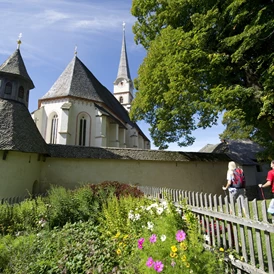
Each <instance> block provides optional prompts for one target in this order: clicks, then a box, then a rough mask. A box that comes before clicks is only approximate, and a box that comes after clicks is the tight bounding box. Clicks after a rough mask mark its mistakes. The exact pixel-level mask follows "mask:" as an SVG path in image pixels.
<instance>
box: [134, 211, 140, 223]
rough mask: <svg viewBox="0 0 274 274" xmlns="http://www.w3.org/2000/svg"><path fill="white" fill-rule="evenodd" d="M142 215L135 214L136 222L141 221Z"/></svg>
mask: <svg viewBox="0 0 274 274" xmlns="http://www.w3.org/2000/svg"><path fill="white" fill-rule="evenodd" d="M140 217H141V215H140V214H139V213H137V214H135V220H136V221H137V220H140Z"/></svg>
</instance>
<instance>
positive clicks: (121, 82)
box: [113, 23, 133, 111]
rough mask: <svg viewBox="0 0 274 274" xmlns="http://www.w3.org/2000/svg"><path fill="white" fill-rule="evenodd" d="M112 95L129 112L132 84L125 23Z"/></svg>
mask: <svg viewBox="0 0 274 274" xmlns="http://www.w3.org/2000/svg"><path fill="white" fill-rule="evenodd" d="M113 94H114V96H115V98H116V99H117V100H118V101H119V102H120V104H121V105H122V106H124V108H125V109H126V110H127V111H129V110H130V107H131V102H132V100H133V83H132V80H131V77H130V72H129V65H128V58H127V49H126V38H125V23H123V39H122V49H121V56H120V63H119V68H118V74H117V78H116V80H115V81H114V92H113Z"/></svg>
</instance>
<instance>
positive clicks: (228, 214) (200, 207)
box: [138, 186, 274, 274]
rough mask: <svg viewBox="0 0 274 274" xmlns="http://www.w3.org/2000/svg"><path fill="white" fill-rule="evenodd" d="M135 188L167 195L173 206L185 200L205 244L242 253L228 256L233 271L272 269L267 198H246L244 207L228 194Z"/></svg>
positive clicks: (273, 235) (273, 237) (272, 227)
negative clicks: (232, 257) (235, 257)
mask: <svg viewBox="0 0 274 274" xmlns="http://www.w3.org/2000/svg"><path fill="white" fill-rule="evenodd" d="M138 189H140V190H141V191H143V192H144V194H145V195H146V196H149V197H153V198H164V197H169V199H171V200H172V201H173V202H174V203H175V204H176V206H181V204H180V203H179V202H180V201H182V200H185V201H186V203H187V205H188V207H189V208H190V209H191V211H192V212H193V213H195V215H196V216H197V218H198V221H199V224H200V226H199V227H200V233H201V234H204V235H205V237H204V238H205V239H206V240H205V244H206V245H207V246H208V247H209V248H221V247H222V248H224V250H225V251H226V250H230V251H231V250H233V251H234V252H235V251H236V252H237V254H238V255H239V257H241V260H240V259H232V260H231V259H230V258H229V257H228V256H227V258H226V260H227V261H229V262H230V264H231V265H232V267H233V271H234V272H233V273H237V274H238V273H254V274H255V273H256V274H266V273H269V274H273V273H274V268H273V265H274V263H273V249H272V244H273V243H274V218H273V217H272V218H270V219H269V217H271V215H270V214H268V213H267V202H266V200H263V201H257V200H256V199H254V200H253V201H251V202H248V200H247V199H245V202H244V210H243V209H242V207H241V205H240V200H237V202H236V204H233V203H232V204H230V203H229V199H228V197H227V196H225V197H223V196H219V197H217V195H214V196H212V195H211V194H204V193H195V192H191V191H184V190H180V189H169V188H161V187H150V186H138ZM259 204H261V205H260V206H258V205H259ZM243 211H244V212H243ZM244 213H245V214H244Z"/></svg>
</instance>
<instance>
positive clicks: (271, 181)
mask: <svg viewBox="0 0 274 274" xmlns="http://www.w3.org/2000/svg"><path fill="white" fill-rule="evenodd" d="M270 167H271V170H270V171H268V173H267V177H266V183H265V184H259V187H261V188H265V187H268V186H271V190H272V195H273V198H274V160H272V161H271V163H270Z"/></svg>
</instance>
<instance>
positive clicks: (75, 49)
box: [74, 46, 77, 56]
mask: <svg viewBox="0 0 274 274" xmlns="http://www.w3.org/2000/svg"><path fill="white" fill-rule="evenodd" d="M74 55H75V56H77V46H75V48H74Z"/></svg>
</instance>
